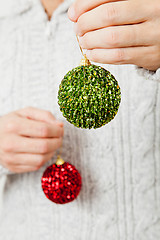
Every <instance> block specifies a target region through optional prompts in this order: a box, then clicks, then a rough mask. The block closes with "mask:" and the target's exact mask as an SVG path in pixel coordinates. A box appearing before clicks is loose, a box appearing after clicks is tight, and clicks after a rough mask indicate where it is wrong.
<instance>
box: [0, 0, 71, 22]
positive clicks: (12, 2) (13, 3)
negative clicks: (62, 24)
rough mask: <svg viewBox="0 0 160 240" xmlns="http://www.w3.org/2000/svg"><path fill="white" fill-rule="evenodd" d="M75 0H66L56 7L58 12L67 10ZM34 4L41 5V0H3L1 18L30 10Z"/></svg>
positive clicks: (0, 9)
mask: <svg viewBox="0 0 160 240" xmlns="http://www.w3.org/2000/svg"><path fill="white" fill-rule="evenodd" d="M73 1H74V0H64V2H63V3H62V4H60V5H59V7H58V8H57V9H56V11H55V12H56V14H59V13H60V12H66V11H67V9H68V7H69V6H70V5H71V3H72V2H73ZM34 5H41V2H40V0H3V1H2V3H1V4H0V18H5V17H13V16H15V15H20V14H22V13H25V12H27V11H28V10H30V9H31V8H32V7H33V6H34Z"/></svg>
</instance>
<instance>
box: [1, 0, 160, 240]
mask: <svg viewBox="0 0 160 240" xmlns="http://www.w3.org/2000/svg"><path fill="white" fill-rule="evenodd" d="M70 4H71V0H66V1H65V2H64V3H63V4H62V5H61V6H59V8H58V9H57V10H56V11H55V12H54V15H53V17H52V19H51V21H50V22H48V20H47V16H46V14H45V12H44V10H43V7H42V5H41V3H40V0H31V1H29V0H4V1H1V2H0V115H1V116H3V115H4V114H6V113H8V112H11V111H14V110H17V109H20V108H23V107H26V106H33V107H38V108H42V109H46V110H49V111H51V112H52V113H53V114H54V115H55V117H56V118H58V119H60V120H62V121H63V122H64V125H65V136H64V146H63V154H62V157H63V158H64V160H66V161H69V162H70V163H72V164H74V165H75V166H76V168H77V169H78V170H79V172H80V173H81V176H82V184H83V186H82V190H81V192H80V195H79V196H78V198H77V199H76V200H75V201H73V202H71V203H68V204H64V205H58V204H54V203H52V202H51V201H49V200H48V199H47V198H46V197H45V195H44V193H43V192H42V189H41V176H42V173H43V171H44V169H45V168H46V167H47V166H49V165H50V164H51V163H53V162H54V161H55V157H54V158H53V159H52V160H50V161H49V162H48V163H47V164H46V165H45V166H43V167H42V168H41V169H40V170H39V171H36V172H32V173H25V174H11V173H10V172H9V171H7V170H6V169H4V168H2V167H1V170H0V172H1V174H0V175H1V178H0V179H1V195H0V198H1V203H2V204H3V205H1V213H0V239H1V240H39V239H43V240H105V239H106V240H159V239H160V82H159V81H160V70H157V73H151V72H148V71H146V70H144V69H138V71H140V72H141V75H143V77H142V76H140V75H139V74H138V73H137V70H136V69H135V67H134V66H132V65H127V66H113V65H107V66H105V67H106V68H107V69H108V70H109V71H111V72H112V73H113V74H114V75H115V77H116V78H117V80H118V82H119V84H120V87H121V91H122V102H121V106H120V109H119V112H118V114H117V116H116V117H115V119H114V120H113V121H112V122H111V123H109V124H108V125H106V126H104V127H102V128H100V129H97V130H82V129H78V128H76V127H74V126H72V125H71V124H69V123H68V122H67V121H66V120H65V119H64V118H63V116H62V114H61V112H60V111H59V107H58V104H57V91H58V86H59V84H60V81H61V79H62V78H63V76H64V75H65V73H66V72H67V71H69V70H71V69H72V68H73V67H76V66H77V65H78V64H79V61H80V59H81V53H80V51H79V48H78V44H77V42H76V38H75V34H74V31H73V25H72V23H71V22H70V21H69V20H68V18H67V14H66V12H67V8H68V7H69V5H70ZM151 80H154V81H151ZM2 182H3V187H2Z"/></svg>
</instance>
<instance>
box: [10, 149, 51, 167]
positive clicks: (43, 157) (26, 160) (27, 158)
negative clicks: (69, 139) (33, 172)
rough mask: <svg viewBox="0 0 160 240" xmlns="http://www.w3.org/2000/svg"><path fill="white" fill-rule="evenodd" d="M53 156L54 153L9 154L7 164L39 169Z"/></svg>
mask: <svg viewBox="0 0 160 240" xmlns="http://www.w3.org/2000/svg"><path fill="white" fill-rule="evenodd" d="M53 155H54V152H51V153H47V154H28V153H18V154H11V156H9V158H8V161H7V164H8V165H12V166H18V167H20V166H31V167H32V166H33V167H37V168H40V167H41V166H43V165H44V164H45V163H46V162H47V161H49V160H50V159H51V158H52V157H53Z"/></svg>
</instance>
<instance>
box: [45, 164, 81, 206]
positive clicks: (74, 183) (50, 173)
mask: <svg viewBox="0 0 160 240" xmlns="http://www.w3.org/2000/svg"><path fill="white" fill-rule="evenodd" d="M41 182H42V189H43V191H44V193H45V195H46V197H47V198H48V199H50V200H51V201H52V202H55V203H60V204H64V203H68V202H71V201H73V200H74V199H75V198H76V197H77V196H78V194H79V192H80V189H81V185H82V182H81V175H80V173H79V172H78V171H77V169H76V168H75V167H74V166H73V165H71V164H70V163H68V162H64V163H63V164H62V165H58V164H53V165H51V166H49V167H48V168H47V169H46V170H45V172H44V173H43V176H42V179H41Z"/></svg>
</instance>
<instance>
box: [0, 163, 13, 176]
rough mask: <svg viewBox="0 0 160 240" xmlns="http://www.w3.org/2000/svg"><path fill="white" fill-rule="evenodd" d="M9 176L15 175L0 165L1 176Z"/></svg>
mask: <svg viewBox="0 0 160 240" xmlns="http://www.w3.org/2000/svg"><path fill="white" fill-rule="evenodd" d="M8 174H13V173H12V172H11V171H9V170H8V169H7V168H5V167H3V166H1V165H0V176H2V175H8Z"/></svg>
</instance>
